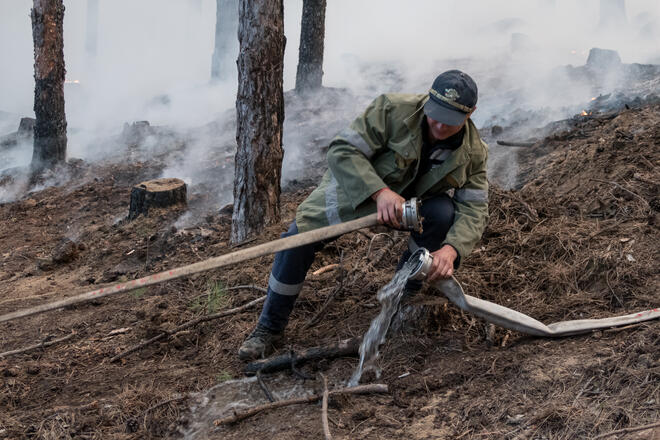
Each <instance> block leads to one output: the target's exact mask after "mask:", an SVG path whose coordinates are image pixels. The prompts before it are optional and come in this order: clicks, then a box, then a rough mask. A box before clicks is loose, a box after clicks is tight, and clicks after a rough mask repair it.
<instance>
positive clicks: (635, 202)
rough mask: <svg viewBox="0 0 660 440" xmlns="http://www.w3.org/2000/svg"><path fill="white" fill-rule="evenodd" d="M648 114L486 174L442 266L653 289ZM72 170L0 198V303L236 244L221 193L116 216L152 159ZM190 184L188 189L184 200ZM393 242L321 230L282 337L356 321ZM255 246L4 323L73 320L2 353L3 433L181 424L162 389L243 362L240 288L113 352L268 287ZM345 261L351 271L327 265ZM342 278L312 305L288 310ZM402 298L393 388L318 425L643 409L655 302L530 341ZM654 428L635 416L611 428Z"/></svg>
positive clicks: (550, 294) (246, 428) (657, 268)
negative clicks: (479, 214) (461, 241)
mask: <svg viewBox="0 0 660 440" xmlns="http://www.w3.org/2000/svg"><path fill="white" fill-rule="evenodd" d="M659 127H660V113H659V107H657V106H655V107H646V108H643V109H640V110H630V111H626V112H623V113H622V114H620V115H618V116H617V117H616V118H610V119H607V118H603V119H598V118H597V117H596V116H595V117H593V118H585V119H584V120H582V121H580V122H579V123H577V124H576V126H575V127H574V128H573V129H571V130H568V131H565V132H562V133H556V134H554V135H553V136H552V137H550V138H546V139H544V140H543V141H541V142H539V143H538V144H537V145H536V146H535V147H533V148H532V149H530V150H529V151H526V152H525V153H524V154H523V157H522V159H523V163H522V168H523V169H525V168H526V169H527V179H528V180H529V183H528V184H527V185H526V186H525V187H524V188H522V189H521V190H520V191H517V192H505V191H501V190H499V189H497V188H493V189H492V191H491V203H490V214H491V217H490V223H489V226H488V229H487V231H486V233H485V234H484V238H483V240H482V243H481V245H480V247H479V249H478V250H477V251H476V252H475V253H473V255H472V256H470V257H469V258H468V259H466V261H465V262H464V264H463V267H462V268H461V270H460V272H459V274H458V277H459V279H460V280H461V281H462V282H463V283H464V286H465V288H466V291H467V292H468V293H470V294H472V295H476V296H479V297H483V298H487V299H489V300H494V301H496V302H499V303H502V304H504V305H507V306H509V307H512V308H514V309H517V310H520V311H522V312H525V313H528V314H531V315H532V316H534V317H536V318H538V319H540V320H542V321H544V322H552V321H558V320H564V319H576V318H586V317H604V316H610V315H612V314H625V313H631V312H634V311H638V310H644V309H647V308H651V307H657V306H659V305H660V296H659V295H658V286H659V285H660V278H659V277H660V263H659V261H660V255H659V251H658V245H657V244H658V243H659V242H660V230H659V228H660V213H659V210H660V199H659V198H658V197H659V195H658V194H659V192H658V186H659V184H660V175H659V174H658V167H660V152H659V151H658V144H659V143H660V128H659ZM494 148H497V147H494ZM73 171H75V173H74V175H75V176H77V178H76V179H74V180H73V182H80V183H78V184H75V183H72V184H71V185H69V186H66V187H58V188H48V189H45V190H42V191H39V192H35V193H33V194H30V195H28V196H27V197H26V198H24V199H23V200H21V201H17V202H14V203H7V204H3V205H0V261H1V262H2V266H1V268H0V313H8V312H10V311H14V310H17V309H20V308H25V307H29V306H31V305H36V304H41V303H44V302H48V301H52V300H55V299H58V298H62V297H65V296H69V295H71V294H74V293H80V292H83V291H86V290H91V289H92V288H95V286H97V285H99V284H102V283H107V282H111V281H116V280H122V279H131V278H134V277H139V276H142V275H146V274H148V273H151V272H154V271H159V270H164V269H165V268H168V267H173V266H178V265H182V264H186V263H191V262H194V261H198V260H200V259H203V258H208V257H211V256H216V255H221V254H224V253H227V252H230V251H231V250H232V249H231V248H230V247H229V246H228V244H227V240H228V235H229V222H230V218H229V216H228V215H226V214H218V213H211V214H207V215H206V216H203V215H199V216H198V217H199V224H198V225H197V226H195V227H192V228H187V229H185V228H184V229H177V228H176V227H175V226H174V222H175V220H176V218H177V216H178V214H176V213H162V214H157V215H153V216H151V217H149V218H140V219H138V220H136V221H134V222H131V223H126V222H123V221H120V220H121V217H122V215H125V213H126V210H127V204H128V195H129V191H130V185H131V184H133V183H135V182H138V181H140V180H142V179H144V178H148V177H155V176H156V175H158V172H159V169H157V168H151V167H150V164H149V163H132V164H125V165H121V166H119V165H106V166H102V165H99V166H88V165H85V164H80V163H77V164H76V167H75V170H73ZM73 171H72V172H73ZM310 190H311V188H299V189H297V190H296V189H295V188H294V189H292V190H291V191H290V192H288V193H286V194H284V200H283V210H282V212H283V218H284V220H283V221H282V223H281V224H280V225H275V226H273V227H270V228H268V229H267V230H266V231H264V233H263V234H262V235H261V236H260V237H258V239H257V240H256V241H255V242H253V243H250V244H257V243H261V242H265V241H268V240H271V239H274V238H277V237H278V235H279V233H280V232H281V231H283V230H284V229H285V228H286V226H287V223H288V221H290V219H291V218H292V217H293V213H294V210H295V207H296V205H297V204H298V203H299V202H300V201H301V200H302V199H303V198H304V197H305V195H306V194H308V193H309V191H310ZM201 204H202V201H201V200H200V199H199V198H196V199H194V200H192V201H191V210H192V211H193V212H198V211H195V209H196V206H198V205H201ZM374 232H388V233H389V234H390V236H391V238H392V239H393V242H394V245H391V243H390V240H388V239H386V238H384V237H383V236H378V237H377V238H375V239H374V241H373V243H372V249H371V253H370V254H369V256H367V250H368V248H369V245H370V239H369V237H368V235H369V234H373V233H374ZM65 238H68V239H70V240H72V241H73V242H74V243H75V246H74V247H71V245H70V244H68V242H67V241H66V240H64V241H63V239H65ZM405 241H406V236H405V234H402V233H398V232H390V231H386V230H382V231H381V230H378V231H370V232H368V233H367V234H366V235H365V234H360V233H353V234H349V235H346V236H344V237H342V238H341V239H339V240H337V241H336V242H335V244H333V245H330V246H328V247H326V249H324V250H323V251H322V252H321V253H320V254H319V257H318V259H317V261H316V263H315V265H314V267H313V269H317V268H320V267H322V266H325V265H327V264H330V263H338V262H339V260H340V255H341V254H343V259H342V266H343V268H344V271H341V270H336V271H333V272H328V273H325V274H322V275H319V276H312V275H310V276H309V277H308V282H307V283H306V285H305V288H304V291H303V297H302V298H301V300H300V301H299V304H298V307H297V308H296V310H295V312H294V315H293V316H292V320H291V324H290V327H289V329H288V333H287V336H288V340H287V344H288V346H290V347H293V348H294V349H295V348H296V347H298V348H300V347H307V346H314V345H318V344H322V343H329V342H332V341H336V340H337V339H341V338H346V337H351V336H356V335H360V334H362V333H363V332H364V331H365V330H366V328H367V327H368V323H369V321H370V319H371V318H372V317H373V316H375V314H376V313H377V307H376V304H375V302H376V301H375V292H376V291H377V290H378V288H379V287H381V286H382V285H383V284H384V283H385V282H386V281H388V280H389V279H390V278H391V276H392V269H393V267H394V264H395V263H396V260H397V258H398V255H399V253H400V251H402V250H403V248H404V247H405ZM67 246H68V247H67ZM62 249H65V250H66V249H68V251H66V252H64V256H63V251H62ZM53 256H55V257H56V258H55V261H53ZM271 262H272V257H264V258H261V259H258V260H255V261H253V262H250V263H248V264H244V265H241V267H237V268H231V269H229V270H218V271H211V272H209V273H205V274H200V275H196V276H192V277H190V278H189V279H182V280H177V281H174V282H171V283H167V284H164V285H161V286H155V287H152V288H149V289H146V290H144V291H137V292H134V293H132V294H124V295H119V296H117V297H114V298H113V299H105V300H101V301H98V302H95V303H89V304H84V305H80V306H78V307H75V308H68V309H65V310H60V311H55V312H50V313H47V314H43V315H38V316H34V317H30V318H27V319H23V320H18V321H12V322H9V323H4V324H0V352H5V351H8V350H13V349H16V348H21V347H24V346H28V345H31V344H34V343H37V342H39V341H43V340H46V339H55V338H59V337H63V336H66V335H68V334H70V333H72V332H73V333H75V335H74V336H73V337H72V338H71V339H69V340H67V341H65V342H62V343H60V344H56V345H53V346H51V347H46V348H43V349H38V350H33V351H31V352H28V353H24V354H18V355H12V356H6V357H0V438H48V439H55V438H57V439H60V438H76V439H84V438H98V439H100V438H103V439H129V438H131V439H132V438H163V437H168V436H172V437H177V436H178V435H179V434H178V433H179V431H180V429H181V427H182V426H185V425H186V424H187V423H189V422H190V420H189V417H190V415H189V413H188V412H187V408H188V402H187V399H185V398H184V399H181V398H179V397H180V396H185V395H186V393H189V392H193V391H201V390H205V389H208V388H209V387H211V386H212V385H214V384H216V383H218V382H222V381H224V380H227V379H228V378H232V377H241V376H242V373H241V371H242V364H241V363H240V362H239V361H238V360H237V359H236V357H235V352H236V348H237V347H238V345H239V344H240V341H241V340H242V339H243V338H244V336H245V335H246V333H247V332H248V331H249V330H250V328H251V326H252V325H253V323H254V320H255V319H256V316H257V313H258V310H257V308H254V309H252V310H250V311H247V312H243V313H240V314H236V315H233V316H231V317H228V318H226V319H223V320H217V321H211V322H209V323H205V324H202V325H199V326H196V327H193V328H192V329H190V330H188V331H186V332H182V333H180V334H177V335H176V336H174V337H172V338H169V339H166V340H163V341H161V342H159V343H155V344H152V345H150V346H148V347H145V348H143V349H141V350H139V351H138V352H136V353H134V354H131V355H129V356H127V357H126V358H125V359H123V360H122V361H121V362H118V363H110V362H109V359H110V358H111V357H112V356H114V355H116V354H117V353H119V352H121V351H122V350H124V349H127V348H129V347H131V346H133V345H134V344H137V343H139V342H140V341H142V340H144V339H147V338H150V337H152V336H154V335H157V334H159V333H160V332H162V331H166V330H170V329H172V328H174V327H175V326H176V325H179V324H181V323H183V322H186V321H188V320H190V319H193V318H195V317H197V316H200V315H203V314H205V313H211V312H213V311H217V310H220V309H224V308H230V307H235V306H238V305H241V304H244V303H245V302H247V301H249V300H252V299H254V298H257V297H259V296H260V295H261V292H258V291H255V290H254V289H241V290H235V291H231V292H225V291H223V289H222V287H223V286H227V287H231V286H239V285H245V284H256V285H259V286H265V285H266V282H267V279H268V272H269V269H270V264H271ZM350 271H354V272H353V273H355V274H356V276H354V277H347V276H345V272H350ZM342 278H343V279H344V286H343V288H342V289H341V290H340V292H339V293H338V294H337V295H336V296H335V297H334V299H333V300H332V302H330V304H329V306H328V308H327V310H326V312H325V313H324V314H323V316H322V319H321V321H320V322H319V323H318V324H315V325H312V326H311V327H309V328H306V323H307V321H308V320H309V318H310V317H311V316H313V315H314V313H315V312H316V311H318V310H319V309H320V308H321V307H322V306H323V304H324V302H325V300H326V299H327V298H328V296H329V295H330V294H331V293H332V292H333V290H334V289H335V288H336V287H337V285H338V284H339V283H340V282H341V280H342ZM415 301H416V302H418V303H428V304H430V305H429V310H431V311H432V313H431V314H429V315H428V316H427V317H426V318H425V319H424V321H423V322H420V323H419V325H418V326H417V327H416V328H415V329H414V330H413V331H411V332H408V333H404V334H401V335H399V336H396V337H394V338H391V339H390V340H389V341H388V342H387V344H386V346H385V347H384V348H383V350H382V354H383V356H382V360H381V363H382V367H383V377H382V378H381V379H380V380H379V381H382V382H386V383H388V384H389V385H390V386H391V390H392V392H391V394H389V395H382V396H362V397H346V398H337V399H334V400H333V401H332V402H331V407H330V417H331V419H332V420H333V423H331V426H330V427H331V430H332V432H333V434H334V435H335V437H337V438H365V439H376V438H381V439H385V438H387V439H389V438H402V437H405V438H410V439H428V438H462V439H484V438H507V439H512V438H521V439H522V438H530V439H532V438H533V439H550V438H552V439H556V438H558V439H569V438H593V437H595V436H597V435H598V434H602V433H605V432H608V431H610V430H615V429H621V428H626V427H635V426H639V425H645V424H649V423H653V422H656V421H657V420H658V418H659V416H660V331H659V330H660V327H659V324H658V323H657V322H649V323H645V324H643V325H638V326H635V327H633V328H628V329H623V330H608V331H604V332H598V333H595V334H593V335H588V336H578V337H571V338H565V339H561V340H545V339H538V338H530V337H526V336H523V335H520V334H516V333H512V332H508V331H506V330H503V329H499V328H491V327H489V326H488V325H487V324H486V323H484V322H483V321H481V320H479V319H475V318H473V317H471V316H467V315H465V314H463V313H460V312H458V311H457V310H456V309H455V308H453V307H451V306H449V305H447V304H445V303H444V302H443V301H442V300H441V299H440V298H437V297H435V296H434V295H433V292H425V293H424V294H423V295H420V296H419V297H418V298H416V299H415ZM284 349H286V348H284ZM355 365H356V361H355V359H340V360H336V361H334V362H321V363H318V364H314V365H309V366H305V368H304V369H305V370H306V371H307V372H308V373H309V374H313V373H315V372H317V371H319V370H320V371H324V372H325V373H326V375H328V376H329V379H330V382H331V384H332V385H338V384H341V383H342V382H343V381H345V380H346V379H347V378H348V377H349V376H350V373H351V372H352V369H353V368H354V367H355ZM404 373H410V374H408V375H405V376H404V377H400V376H402V375H404ZM159 403H162V405H158V404H159ZM319 414H320V409H319V407H318V406H316V405H306V406H296V407H291V408H285V409H279V410H276V411H273V412H270V413H266V414H263V415H260V416H257V417H254V418H252V419H249V420H247V421H245V422H243V423H240V424H238V425H236V426H231V427H228V428H222V429H220V430H218V431H212V427H211V426H210V427H209V430H210V431H211V434H210V437H212V438H235V439H248V438H263V437H265V436H268V437H271V438H292V439H306V438H319V437H321V435H322V433H321V424H320V416H319ZM654 435H655V437H654ZM658 435H659V434H658V430H657V429H656V430H655V431H653V430H646V431H641V432H639V433H634V434H631V435H630V436H629V438H646V439H651V438H657V436H658ZM619 438H621V437H619Z"/></svg>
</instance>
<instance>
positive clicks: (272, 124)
mask: <svg viewBox="0 0 660 440" xmlns="http://www.w3.org/2000/svg"><path fill="white" fill-rule="evenodd" d="M239 4H240V7H239V17H240V18H239V28H238V39H239V41H240V52H239V56H238V95H237V98H236V117H237V130H236V141H237V142H238V150H237V151H236V161H235V162H236V172H235V177H234V212H233V215H232V230H231V241H232V242H233V243H239V242H241V241H244V240H245V239H246V238H248V237H249V236H251V235H252V234H254V233H257V232H260V231H262V228H263V226H264V225H267V224H270V223H273V222H276V221H279V217H280V208H279V202H280V177H281V174H282V156H283V154H284V153H283V150H282V123H283V122H284V94H283V90H282V87H283V86H282V80H283V77H282V75H283V64H284V63H283V60H284V45H285V42H286V40H285V37H284V5H283V0H240V3H239Z"/></svg>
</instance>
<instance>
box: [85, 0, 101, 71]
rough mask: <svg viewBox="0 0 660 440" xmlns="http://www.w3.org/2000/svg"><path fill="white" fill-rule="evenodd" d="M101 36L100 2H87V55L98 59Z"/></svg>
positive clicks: (88, 0) (96, 0) (91, 0)
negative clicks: (99, 38) (97, 53)
mask: <svg viewBox="0 0 660 440" xmlns="http://www.w3.org/2000/svg"><path fill="white" fill-rule="evenodd" d="M98 36H99V0H87V28H86V29H85V54H86V55H87V56H88V57H90V58H96V52H97V48H98Z"/></svg>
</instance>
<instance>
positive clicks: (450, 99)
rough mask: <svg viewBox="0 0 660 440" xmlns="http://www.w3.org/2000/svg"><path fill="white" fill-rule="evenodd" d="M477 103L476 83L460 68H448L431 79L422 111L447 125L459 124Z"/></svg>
mask: <svg viewBox="0 0 660 440" xmlns="http://www.w3.org/2000/svg"><path fill="white" fill-rule="evenodd" d="M475 105H477V84H476V83H475V82H474V80H473V79H472V78H470V75H468V74H467V73H464V72H461V71H460V70H448V71H447V72H444V73H441V74H440V75H438V77H437V78H436V79H435V81H433V86H431V90H429V100H428V101H426V104H424V113H425V114H426V116H428V117H430V118H431V119H433V120H435V121H438V122H442V123H443V124H447V125H460V124H461V123H462V122H463V120H464V119H465V115H466V114H468V113H470V112H471V111H472V110H474V106H475Z"/></svg>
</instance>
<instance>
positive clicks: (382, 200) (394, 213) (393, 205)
mask: <svg viewBox="0 0 660 440" xmlns="http://www.w3.org/2000/svg"><path fill="white" fill-rule="evenodd" d="M371 198H372V199H374V200H375V201H376V208H377V209H378V223H380V224H385V225H389V226H392V227H394V228H397V229H400V228H401V224H400V223H399V222H400V220H401V217H402V216H403V204H404V203H405V201H406V199H404V198H403V197H401V196H400V195H398V194H397V193H395V192H394V191H392V190H391V189H389V188H383V189H381V190H379V191H376V192H375V193H373V194H372V195H371Z"/></svg>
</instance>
